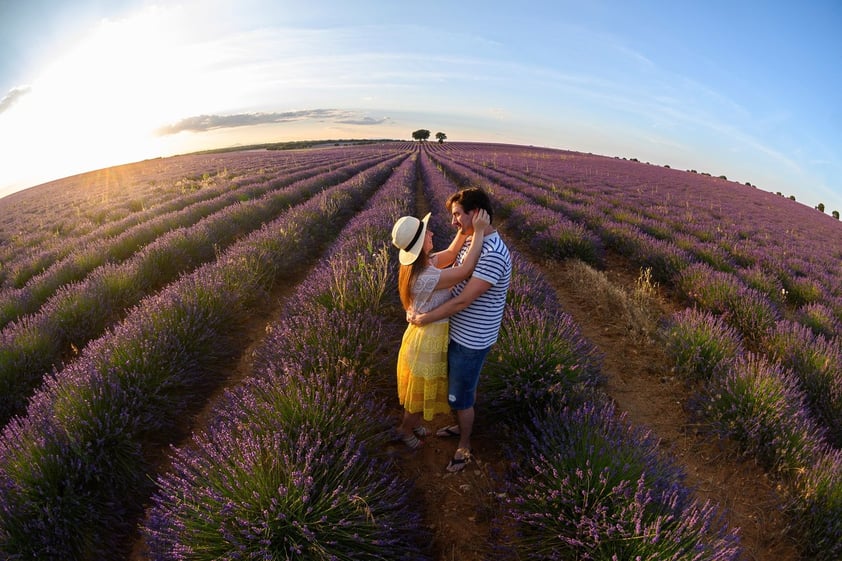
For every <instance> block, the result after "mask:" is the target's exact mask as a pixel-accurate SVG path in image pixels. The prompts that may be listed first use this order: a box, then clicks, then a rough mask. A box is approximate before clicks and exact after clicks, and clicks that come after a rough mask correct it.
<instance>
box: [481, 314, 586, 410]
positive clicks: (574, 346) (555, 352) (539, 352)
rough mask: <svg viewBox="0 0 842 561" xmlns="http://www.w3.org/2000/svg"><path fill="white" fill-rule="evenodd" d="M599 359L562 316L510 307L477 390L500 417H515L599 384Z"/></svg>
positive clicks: (569, 322)
mask: <svg viewBox="0 0 842 561" xmlns="http://www.w3.org/2000/svg"><path fill="white" fill-rule="evenodd" d="M601 366H602V365H601V356H600V354H599V352H598V350H597V349H596V347H595V346H594V345H593V343H591V342H590V341H588V340H587V339H586V338H585V337H584V336H583V335H582V334H581V332H580V330H579V326H578V325H577V324H576V323H575V321H574V320H573V318H572V317H571V316H569V315H568V314H565V313H562V312H554V311H552V310H547V309H545V308H538V307H534V306H530V305H523V306H519V307H514V306H509V307H507V308H506V311H505V312H504V316H503V322H502V324H501V327H500V338H499V339H498V341H497V344H496V345H495V346H494V348H493V349H492V350H491V352H490V353H489V356H488V359H487V361H486V365H485V367H484V369H483V378H482V383H481V386H480V388H479V391H480V392H481V393H482V394H483V395H484V396H485V397H486V398H487V399H489V401H490V403H491V404H492V405H493V406H494V408H495V409H497V410H499V411H500V412H501V413H503V412H505V413H506V414H508V415H514V414H516V413H517V412H518V411H524V410H525V409H526V406H527V404H529V403H538V404H540V403H544V402H545V401H546V400H552V399H556V398H557V397H558V396H559V395H564V394H566V393H568V392H573V391H581V390H582V389H584V388H587V387H591V388H593V387H595V386H597V385H598V384H599V383H600V382H601V381H602V376H601Z"/></svg>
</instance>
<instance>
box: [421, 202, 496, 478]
mask: <svg viewBox="0 0 842 561" xmlns="http://www.w3.org/2000/svg"><path fill="white" fill-rule="evenodd" d="M447 208H448V210H449V211H450V216H451V224H452V225H453V226H455V227H456V228H457V232H456V237H455V238H454V239H453V242H451V244H450V246H449V247H448V248H447V249H445V250H443V251H440V252H438V253H437V254H436V255H437V260H438V261H437V263H438V266H439V267H446V266H448V265H450V264H453V263H456V264H457V265H458V264H461V262H462V259H463V257H464V255H465V252H466V251H467V248H468V244H466V243H465V242H466V241H467V238H468V236H471V235H473V224H472V218H473V215H474V214H475V213H476V211H477V210H478V209H484V210H485V211H486V212H488V215H489V217H490V219H491V221H492V222H493V220H494V215H493V210H492V208H491V199H490V198H489V197H488V194H487V193H486V192H485V191H483V190H482V189H479V188H476V187H470V188H467V189H462V190H461V191H459V192H457V193H454V194H453V195H451V196H450V197H449V198H448V199H447ZM511 275H512V259H511V256H510V254H509V249H508V247H506V244H505V243H504V242H503V240H502V239H501V238H500V235H499V234H498V233H497V229H496V228H495V227H494V225H493V223H492V224H489V225H488V226H487V227H486V229H485V231H484V239H483V247H482V254H481V255H480V258H479V262H478V263H477V265H476V268H475V269H474V272H473V275H471V277H470V278H468V279H467V280H465V281H462V282H461V283H459V284H457V285H456V286H454V287H453V289H452V292H453V298H451V299H450V300H448V301H447V302H445V303H444V304H442V305H441V306H439V307H437V308H434V309H433V310H430V311H429V312H427V313H424V314H410V315H409V317H408V319H409V321H410V322H412V323H414V324H416V325H425V324H427V323H430V322H433V321H437V320H440V319H444V318H446V317H449V318H450V343H449V344H448V348H447V363H448V403H449V404H450V407H451V408H452V409H453V410H454V411H455V412H456V418H457V420H458V422H459V424H457V425H453V426H450V427H446V428H443V429H441V430H440V431H438V432H437V433H436V434H437V436H458V437H459V444H458V446H457V448H456V452H455V453H454V455H453V459H451V460H450V462H449V463H448V464H447V471H450V472H456V471H461V470H462V469H463V468H464V467H465V464H466V463H467V462H468V461H469V460H470V458H471V432H472V431H473V427H474V402H475V399H476V389H477V384H478V383H479V374H480V370H482V366H483V364H484V362H485V358H486V356H487V355H488V351H489V350H490V349H491V347H492V345H494V343H496V342H497V337H498V335H499V333H500V322H501V320H502V319H503V309H504V307H505V305H506V294H507V292H508V289H509V282H510V281H511Z"/></svg>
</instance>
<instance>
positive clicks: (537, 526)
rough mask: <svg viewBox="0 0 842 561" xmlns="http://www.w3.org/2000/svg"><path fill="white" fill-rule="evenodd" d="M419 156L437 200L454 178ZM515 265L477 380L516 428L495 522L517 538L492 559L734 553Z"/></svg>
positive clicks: (731, 536) (574, 334) (527, 271)
mask: <svg viewBox="0 0 842 561" xmlns="http://www.w3.org/2000/svg"><path fill="white" fill-rule="evenodd" d="M421 162H422V167H421V169H422V174H423V176H424V177H425V188H426V189H427V191H426V192H427V194H428V197H429V198H430V200H431V201H433V206H436V205H438V204H443V202H444V199H445V198H446V196H447V194H449V193H450V192H452V190H453V188H454V185H453V184H452V183H450V182H449V181H448V180H446V179H445V178H444V176H443V174H442V173H438V170H437V169H436V168H435V167H434V166H433V165H431V164H430V163H429V162H425V160H424V158H422V160H421ZM497 200H498V202H499V196H498V197H497ZM503 204H505V203H503ZM513 262H514V264H515V268H514V269H515V272H514V274H513V279H512V284H511V288H510V298H509V302H508V305H507V312H506V317H505V318H504V323H503V325H502V326H501V334H500V339H499V340H498V342H497V344H496V345H495V347H494V349H493V350H492V352H491V354H490V355H489V358H488V363H487V365H486V367H485V369H484V372H483V378H482V380H481V383H480V387H479V388H478V392H479V393H481V394H482V399H483V402H484V403H488V404H489V407H490V408H491V410H490V415H491V416H492V417H493V418H497V419H503V420H504V421H502V424H503V425H504V430H503V431H502V433H503V434H509V435H517V437H516V438H514V437H512V438H510V439H506V441H505V442H506V445H508V446H509V447H510V449H511V453H512V454H513V456H514V460H513V468H512V473H511V474H510V476H509V489H508V492H507V493H506V494H505V497H506V499H505V500H504V502H503V505H502V507H501V514H500V515H499V519H498V520H497V521H496V523H497V524H499V525H500V526H501V527H503V526H505V525H506V524H507V521H509V520H515V521H516V522H517V536H516V538H515V539H514V540H511V541H510V542H509V543H498V544H497V553H498V556H499V557H500V558H506V559H509V558H513V557H518V558H520V557H523V558H529V559H568V558H574V557H575V558H579V557H582V558H584V557H586V556H587V557H589V558H590V557H594V558H600V555H605V554H606V552H608V555H610V554H612V553H613V554H614V555H616V557H615V558H619V559H634V558H636V556H638V555H639V556H641V558H676V559H680V558H693V557H690V555H693V554H698V555H700V557H698V558H705V559H716V560H730V559H736V558H737V555H738V554H739V546H738V540H737V538H736V535H735V533H734V532H733V531H729V530H727V528H726V527H725V525H724V523H723V521H722V519H721V515H720V514H719V513H718V512H717V510H716V509H715V507H713V506H712V505H709V504H704V505H701V504H698V503H697V502H696V501H694V500H693V499H692V498H691V494H690V491H689V489H688V488H686V487H685V486H684V484H683V474H682V473H681V472H680V470H678V468H676V467H675V466H674V465H672V464H671V463H670V462H669V460H667V459H666V458H664V457H662V455H661V453H660V451H659V449H658V446H657V442H656V441H655V440H654V439H653V438H652V437H650V436H648V434H646V433H644V432H642V431H640V430H637V429H633V428H632V427H631V426H629V425H628V423H626V422H625V421H624V420H623V417H621V416H618V414H617V413H616V412H615V411H614V409H613V408H612V407H610V406H608V405H605V404H604V402H605V401H606V398H605V396H604V394H602V393H601V392H600V391H599V384H600V383H601V381H602V376H601V356H600V355H599V353H598V351H597V350H596V348H595V347H594V346H593V345H592V344H591V343H590V342H588V341H587V340H586V339H585V338H584V337H583V336H582V334H581V332H580V330H579V329H578V326H577V325H576V324H575V322H574V321H573V320H572V318H571V317H570V316H569V315H568V314H565V313H564V312H563V311H562V310H561V309H560V306H559V304H558V302H557V301H556V299H555V297H554V294H553V292H552V289H551V288H550V287H549V286H548V285H547V283H546V282H545V281H544V280H543V279H542V278H541V276H540V274H539V273H538V272H537V270H536V269H534V267H532V266H530V265H529V264H528V263H526V262H525V261H523V260H522V259H521V258H520V257H519V256H518V255H517V253H516V252H513ZM523 437H526V438H523ZM530 460H531V461H530ZM605 558H609V557H607V556H606V557H605Z"/></svg>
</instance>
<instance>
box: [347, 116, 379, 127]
mask: <svg viewBox="0 0 842 561" xmlns="http://www.w3.org/2000/svg"><path fill="white" fill-rule="evenodd" d="M390 121H391V119H390V118H389V117H380V118H378V119H375V118H374V117H361V118H350V119H340V120H338V121H337V123H341V124H343V125H364V126H369V125H385V124H386V123H388V122H390Z"/></svg>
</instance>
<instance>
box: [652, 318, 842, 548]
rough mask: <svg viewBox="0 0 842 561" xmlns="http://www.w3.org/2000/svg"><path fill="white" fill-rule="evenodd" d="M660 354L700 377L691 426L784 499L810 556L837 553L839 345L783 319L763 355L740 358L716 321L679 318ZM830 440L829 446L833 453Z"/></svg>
mask: <svg viewBox="0 0 842 561" xmlns="http://www.w3.org/2000/svg"><path fill="white" fill-rule="evenodd" d="M666 341H667V350H668V353H669V354H670V355H671V356H672V357H673V358H674V360H675V362H676V365H677V369H678V372H679V373H681V374H682V375H684V376H686V377H688V378H691V379H694V380H698V381H700V382H701V383H702V389H701V390H700V391H699V394H698V396H697V397H696V398H695V399H694V403H693V405H694V410H695V411H696V415H697V416H698V417H699V420H700V421H701V422H703V423H707V424H708V425H709V426H710V427H711V429H712V430H713V431H714V433H716V434H719V435H721V436H724V437H728V438H731V439H733V440H735V441H736V442H738V443H739V444H740V445H741V447H742V449H743V450H744V453H745V454H746V455H748V456H751V457H754V458H756V459H757V460H758V461H759V462H760V463H761V464H762V465H763V466H764V467H765V468H766V469H767V470H769V471H770V472H771V473H773V474H775V475H776V476H777V477H778V478H779V479H780V480H781V481H782V482H783V484H784V488H785V489H786V492H787V493H788V494H789V495H790V496H791V497H792V500H791V506H790V511H791V512H790V514H791V519H792V520H793V526H794V527H795V528H796V529H797V531H798V533H799V534H800V535H801V536H802V540H801V545H802V547H803V549H804V550H805V552H806V554H807V555H809V557H810V558H811V559H817V560H821V561H830V560H831V559H838V558H839V556H840V555H842V455H840V450H839V445H840V436H842V430H840V421H839V419H840V418H842V400H840V396H842V372H841V371H840V364H842V345H840V344H839V341H838V340H835V341H834V340H828V339H826V338H825V337H824V336H823V335H820V334H815V333H813V332H812V331H811V330H810V329H808V328H806V327H804V326H803V325H800V324H798V323H796V322H792V321H788V320H781V321H779V322H778V323H777V324H776V325H775V327H774V328H773V330H772V334H771V335H770V337H768V339H767V340H766V341H765V342H764V350H765V355H764V354H757V353H753V352H750V351H746V350H745V348H744V344H743V343H744V340H743V338H742V337H741V336H740V334H739V332H738V331H737V330H736V329H734V328H733V327H731V326H730V325H728V323H726V322H725V321H724V320H723V319H722V318H721V317H720V316H717V315H714V314H712V313H710V312H704V311H699V310H685V311H682V312H679V313H677V314H676V315H675V316H674V318H673V320H672V322H671V324H670V326H669V327H668V332H667V339H666ZM829 442H830V443H832V444H833V446H831V445H830V444H829Z"/></svg>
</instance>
